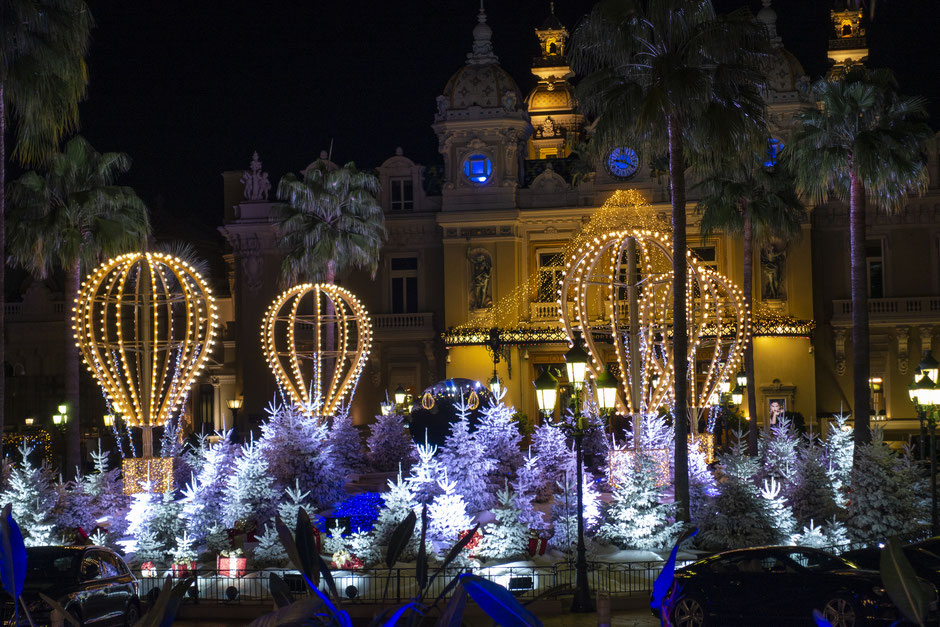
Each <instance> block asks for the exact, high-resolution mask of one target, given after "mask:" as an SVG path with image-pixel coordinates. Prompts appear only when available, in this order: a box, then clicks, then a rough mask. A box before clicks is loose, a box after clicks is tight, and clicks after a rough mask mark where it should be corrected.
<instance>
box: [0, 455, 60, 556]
mask: <svg viewBox="0 0 940 627" xmlns="http://www.w3.org/2000/svg"><path fill="white" fill-rule="evenodd" d="M17 450H18V451H19V452H20V455H21V457H22V461H21V462H20V463H19V464H16V465H14V466H13V468H12V470H11V472H10V478H9V481H8V487H7V489H6V490H4V491H3V493H0V503H2V504H3V505H6V504H10V505H12V506H13V511H12V513H13V518H14V519H15V520H16V522H17V523H18V524H19V526H20V529H21V530H22V532H23V541H24V542H25V544H26V546H44V545H47V544H54V525H55V519H54V518H53V513H54V509H55V504H56V489H55V486H54V485H53V479H52V471H51V470H50V469H49V467H48V465H47V464H46V463H45V462H42V463H40V465H39V466H35V465H33V462H32V461H31V460H30V456H31V455H32V453H33V447H31V446H29V445H28V444H27V443H26V442H23V443H22V444H20V446H19V447H18V448H17Z"/></svg>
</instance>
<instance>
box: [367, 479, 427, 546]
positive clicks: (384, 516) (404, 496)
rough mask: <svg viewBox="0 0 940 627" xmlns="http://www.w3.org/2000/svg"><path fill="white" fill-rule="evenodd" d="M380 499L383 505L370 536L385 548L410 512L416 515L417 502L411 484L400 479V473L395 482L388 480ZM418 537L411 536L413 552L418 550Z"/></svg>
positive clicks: (416, 534)
mask: <svg viewBox="0 0 940 627" xmlns="http://www.w3.org/2000/svg"><path fill="white" fill-rule="evenodd" d="M382 499H383V501H384V503H383V506H382V508H381V509H380V510H379V517H378V519H377V520H376V521H375V525H374V526H373V528H372V535H373V538H374V541H375V543H376V544H377V545H378V546H387V545H388V541H389V538H391V536H392V532H394V531H395V528H396V527H398V525H399V524H401V522H402V521H403V520H405V518H407V517H408V514H409V513H411V512H412V511H415V512H416V513H418V512H417V511H416V510H417V508H418V502H417V501H416V500H415V497H414V492H413V490H412V484H411V483H410V482H409V481H405V480H403V479H402V476H401V471H399V472H398V479H397V480H396V481H392V480H391V479H389V480H388V491H386V492H385V493H383V494H382ZM418 535H419V534H418V532H416V533H415V534H414V535H413V536H412V543H411V545H412V546H411V549H412V550H414V551H416V550H417V548H418V542H419V539H418V537H417V536H418ZM412 554H413V553H412Z"/></svg>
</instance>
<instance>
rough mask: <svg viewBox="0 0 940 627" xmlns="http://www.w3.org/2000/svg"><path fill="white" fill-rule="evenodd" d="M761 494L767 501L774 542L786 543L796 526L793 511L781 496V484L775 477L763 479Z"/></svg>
mask: <svg viewBox="0 0 940 627" xmlns="http://www.w3.org/2000/svg"><path fill="white" fill-rule="evenodd" d="M761 496H762V497H763V498H764V500H765V501H766V502H767V514H768V516H769V518H770V522H771V525H772V526H773V530H774V533H775V536H776V537H775V538H774V540H773V543H774V544H788V543H789V542H790V538H791V536H792V535H793V531H794V529H795V527H796V520H795V519H794V518H793V511H792V510H791V509H790V506H789V505H787V503H786V499H784V497H783V486H782V485H781V484H780V483H779V482H778V481H777V479H776V477H771V478H770V479H764V487H763V489H762V490H761Z"/></svg>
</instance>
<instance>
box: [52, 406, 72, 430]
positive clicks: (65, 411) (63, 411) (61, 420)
mask: <svg viewBox="0 0 940 627" xmlns="http://www.w3.org/2000/svg"><path fill="white" fill-rule="evenodd" d="M57 409H58V410H59V413H58V414H52V424H54V425H55V426H57V427H59V428H60V429H63V430H64V429H65V425H67V424H68V422H69V406H68V405H64V404H63V405H59V407H58V408H57Z"/></svg>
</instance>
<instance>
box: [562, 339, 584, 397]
mask: <svg viewBox="0 0 940 627" xmlns="http://www.w3.org/2000/svg"><path fill="white" fill-rule="evenodd" d="M579 339H580V338H579V337H575V339H574V343H573V344H572V346H571V348H570V349H568V352H567V353H565V370H566V371H567V373H568V382H569V383H571V385H573V386H574V387H575V388H580V387H581V386H582V385H583V384H584V375H585V371H586V370H587V363H588V354H587V351H585V350H584V349H583V348H581V343H580V342H579Z"/></svg>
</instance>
